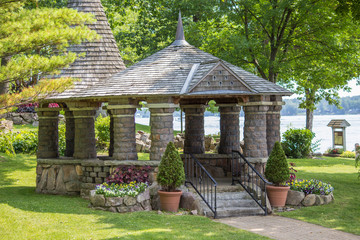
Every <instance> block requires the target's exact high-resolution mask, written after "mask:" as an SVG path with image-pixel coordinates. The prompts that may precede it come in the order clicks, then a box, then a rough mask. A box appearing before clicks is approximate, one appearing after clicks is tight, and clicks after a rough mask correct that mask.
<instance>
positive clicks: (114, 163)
mask: <svg viewBox="0 0 360 240" xmlns="http://www.w3.org/2000/svg"><path fill="white" fill-rule="evenodd" d="M118 165H134V166H152V167H157V166H159V165H160V161H141V160H125V161H119V160H110V161H104V166H118Z"/></svg>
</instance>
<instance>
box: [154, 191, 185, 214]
mask: <svg viewBox="0 0 360 240" xmlns="http://www.w3.org/2000/svg"><path fill="white" fill-rule="evenodd" d="M158 194H159V196H160V206H161V210H163V211H168V212H177V211H178V210H179V204H180V197H181V195H182V191H176V192H165V191H161V190H158Z"/></svg>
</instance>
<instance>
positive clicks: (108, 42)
mask: <svg viewBox="0 0 360 240" xmlns="http://www.w3.org/2000/svg"><path fill="white" fill-rule="evenodd" d="M67 6H68V8H73V9H76V10H78V11H79V12H85V13H92V14H94V15H95V18H96V20H97V21H96V22H95V23H94V24H87V26H88V27H89V28H90V29H91V30H95V31H96V32H97V34H98V35H100V36H101V39H99V40H96V41H94V42H83V43H81V44H80V45H73V46H70V47H69V51H71V52H75V53H86V56H85V57H81V58H78V59H77V60H75V62H74V63H72V64H71V65H70V67H68V68H65V69H62V70H61V73H60V74H59V75H57V76H54V77H55V78H58V77H73V78H78V79H80V80H81V81H80V82H75V86H74V87H73V88H72V89H70V90H67V91H65V92H63V93H61V94H58V95H57V96H54V97H52V99H53V98H68V97H70V96H76V95H77V94H78V93H79V92H81V91H87V90H86V89H87V88H88V87H90V86H92V85H94V84H95V83H99V82H101V81H103V80H104V79H106V78H109V77H111V76H112V75H113V74H115V73H118V72H120V71H122V70H124V69H125V68H126V67H125V65H124V63H123V61H122V59H121V57H120V53H119V49H118V47H117V45H116V41H115V38H114V36H113V34H112V32H111V29H110V25H109V23H108V21H107V18H106V15H105V12H104V9H103V7H102V5H101V2H100V0H69V1H68V4H67Z"/></svg>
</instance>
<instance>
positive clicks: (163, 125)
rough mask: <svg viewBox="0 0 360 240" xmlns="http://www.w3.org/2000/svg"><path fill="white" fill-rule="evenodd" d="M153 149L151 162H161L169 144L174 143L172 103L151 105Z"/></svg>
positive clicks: (149, 105) (173, 106) (151, 150)
mask: <svg viewBox="0 0 360 240" xmlns="http://www.w3.org/2000/svg"><path fill="white" fill-rule="evenodd" d="M147 106H148V107H149V110H150V127H151V136H150V139H151V148H150V160H153V161H160V160H161V157H162V155H163V154H164V152H165V149H166V146H167V144H168V143H169V142H172V141H174V131H173V112H174V109H175V107H176V106H177V105H175V104H172V103H149V104H148V105H147Z"/></svg>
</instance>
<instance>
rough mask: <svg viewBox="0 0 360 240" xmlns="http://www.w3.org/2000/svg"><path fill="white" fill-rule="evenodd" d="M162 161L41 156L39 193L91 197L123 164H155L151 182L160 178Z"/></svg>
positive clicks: (38, 171) (38, 168)
mask: <svg viewBox="0 0 360 240" xmlns="http://www.w3.org/2000/svg"><path fill="white" fill-rule="evenodd" d="M159 163H160V162H159V161H117V160H112V159H106V160H101V159H97V160H81V159H72V158H60V159H38V164H37V168H36V174H37V176H36V192H37V193H46V194H59V195H81V196H82V197H84V198H87V197H88V196H89V194H90V191H91V190H93V189H95V186H96V185H97V184H101V183H103V182H105V181H106V178H107V177H108V176H109V175H110V174H111V173H112V172H113V171H114V170H115V169H116V168H118V167H119V166H124V165H125V166H126V165H128V166H144V165H149V166H151V167H152V171H151V173H150V183H152V182H154V181H155V180H156V174H157V171H158V168H157V166H158V165H159Z"/></svg>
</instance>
